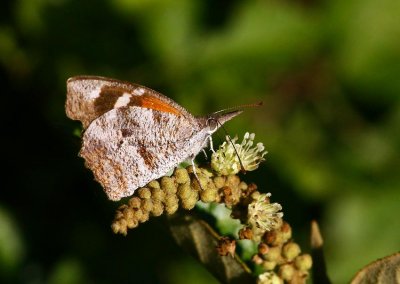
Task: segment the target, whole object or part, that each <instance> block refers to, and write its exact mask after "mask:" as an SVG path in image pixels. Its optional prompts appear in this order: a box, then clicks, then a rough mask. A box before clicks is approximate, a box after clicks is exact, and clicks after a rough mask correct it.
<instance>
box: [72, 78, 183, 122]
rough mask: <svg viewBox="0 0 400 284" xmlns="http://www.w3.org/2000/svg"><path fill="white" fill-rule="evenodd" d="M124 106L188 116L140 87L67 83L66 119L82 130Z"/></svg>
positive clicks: (110, 82) (103, 81) (87, 80)
mask: <svg viewBox="0 0 400 284" xmlns="http://www.w3.org/2000/svg"><path fill="white" fill-rule="evenodd" d="M127 106H137V107H143V108H148V109H155V110H159V111H162V112H168V113H172V114H174V115H176V116H180V115H183V116H191V114H190V113H188V112H187V111H186V110H185V109H184V108H182V107H181V106H179V105H178V104H177V103H175V102H174V101H173V100H171V99H169V98H168V97H166V96H164V95H162V94H160V93H158V92H156V91H154V90H152V89H149V88H147V87H144V86H141V85H137V84H132V83H128V82H123V81H119V80H114V79H109V78H104V77H96V76H78V77H72V78H70V79H69V80H68V81H67V101H66V113H67V116H68V117H69V118H71V119H74V120H80V121H81V122H82V124H83V127H84V128H87V127H88V126H89V124H90V123H91V122H92V121H93V120H95V119H96V118H98V117H100V116H101V115H103V114H105V113H106V112H108V111H110V110H112V109H114V108H120V107H127Z"/></svg>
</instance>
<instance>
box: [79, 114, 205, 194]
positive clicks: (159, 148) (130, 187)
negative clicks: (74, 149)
mask: <svg viewBox="0 0 400 284" xmlns="http://www.w3.org/2000/svg"><path fill="white" fill-rule="evenodd" d="M198 131H199V129H198V124H197V122H196V120H195V119H194V118H193V119H188V118H187V117H183V116H176V115H174V114H171V113H168V112H161V111H157V110H152V109H147V108H140V107H122V108H117V109H113V110H111V111H108V112H107V113H105V114H103V115H102V116H100V117H99V118H97V119H95V120H94V121H93V122H92V123H91V124H90V125H89V127H88V128H87V129H86V131H85V133H84V136H83V146H82V149H81V152H80V155H81V156H82V157H83V158H84V159H85V161H86V166H87V167H88V168H90V169H91V170H92V171H93V173H94V176H95V179H96V180H97V181H98V182H100V184H101V185H102V186H103V188H104V190H105V192H106V193H107V195H108V198H109V199H111V200H119V199H121V198H122V197H125V196H129V195H132V194H133V193H134V191H135V190H136V189H137V188H138V187H141V186H144V185H146V184H147V183H148V182H149V181H151V180H153V179H156V178H159V177H161V176H163V175H165V174H166V173H167V172H168V171H169V170H171V169H172V168H174V167H175V166H177V165H178V164H179V163H181V162H182V161H183V160H185V159H186V158H187V156H188V154H187V153H188V150H186V148H188V147H187V146H186V145H187V141H189V140H190V137H192V136H193V135H194V132H198Z"/></svg>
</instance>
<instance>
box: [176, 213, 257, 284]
mask: <svg viewBox="0 0 400 284" xmlns="http://www.w3.org/2000/svg"><path fill="white" fill-rule="evenodd" d="M169 221H170V229H171V232H172V235H173V237H174V239H175V241H176V242H177V243H178V244H179V245H180V246H181V247H183V248H184V249H186V250H187V251H188V252H189V253H190V254H191V255H192V256H194V257H195V258H196V259H198V260H199V261H200V262H201V263H202V264H204V266H205V267H206V268H207V269H208V270H209V271H210V272H211V273H212V274H213V275H214V276H215V277H216V278H217V279H218V280H219V281H220V282H222V283H255V278H254V277H253V276H252V275H251V271H250V269H249V268H248V267H247V266H246V265H245V264H244V263H243V262H242V261H241V260H240V259H239V257H238V256H237V255H236V254H235V256H234V257H231V256H229V255H228V256H220V255H218V253H217V250H216V246H217V243H218V240H219V238H220V236H219V235H218V234H217V233H216V232H215V231H214V230H213V229H212V228H211V227H210V226H209V225H208V224H207V223H206V222H204V221H202V220H200V219H198V218H196V217H194V216H189V215H187V214H179V213H178V214H174V215H172V216H170V217H169Z"/></svg>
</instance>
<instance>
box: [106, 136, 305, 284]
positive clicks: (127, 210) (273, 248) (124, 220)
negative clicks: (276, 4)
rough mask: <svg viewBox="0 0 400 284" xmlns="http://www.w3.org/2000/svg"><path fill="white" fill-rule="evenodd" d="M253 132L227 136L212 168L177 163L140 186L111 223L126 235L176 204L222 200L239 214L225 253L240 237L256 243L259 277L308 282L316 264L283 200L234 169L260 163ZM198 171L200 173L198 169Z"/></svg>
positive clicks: (222, 248)
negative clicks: (239, 140) (299, 241)
mask: <svg viewBox="0 0 400 284" xmlns="http://www.w3.org/2000/svg"><path fill="white" fill-rule="evenodd" d="M253 140H254V134H249V133H246V135H245V136H244V139H243V141H242V143H241V144H236V141H237V138H234V139H232V140H229V139H227V141H228V142H229V143H227V142H225V143H223V144H222V145H221V146H220V148H219V149H218V150H217V151H216V152H215V153H213V155H212V161H211V169H210V168H202V167H199V168H196V169H194V168H193V167H192V166H189V167H187V168H186V169H183V168H180V169H175V171H174V173H173V174H172V175H171V176H170V177H162V178H160V179H158V180H155V181H152V182H150V183H149V184H148V185H146V186H145V187H143V188H140V189H138V190H137V191H136V192H135V194H134V195H133V196H132V197H131V198H130V199H129V201H128V203H127V204H125V205H122V206H120V207H119V208H118V210H117V212H116V215H115V219H114V222H113V224H112V229H113V231H114V232H115V233H121V234H123V235H126V234H127V232H128V229H131V228H135V227H137V226H138V225H139V224H140V223H143V222H146V221H147V220H148V219H149V217H150V216H155V217H156V216H160V215H162V214H163V213H166V214H173V213H175V212H176V211H177V210H178V208H182V209H186V210H191V209H193V208H194V207H195V205H196V203H197V202H198V201H202V202H203V203H221V204H224V205H225V206H226V207H227V208H229V209H230V210H231V218H233V219H238V220H239V221H240V224H241V227H242V228H241V229H240V231H239V233H238V239H234V238H233V239H232V238H228V237H224V236H222V237H221V238H220V240H219V242H218V245H217V247H216V252H217V253H218V254H220V255H221V256H227V255H231V256H234V255H235V251H236V246H237V243H238V241H240V240H244V239H247V240H251V241H252V242H253V243H255V244H257V245H258V251H257V253H256V254H254V255H253V257H252V262H253V263H254V264H255V265H256V266H259V267H260V268H261V269H262V271H263V273H261V274H260V275H259V277H258V280H257V283H260V284H265V283H283V281H285V282H288V283H305V281H306V279H307V277H308V274H309V273H308V271H309V269H310V268H311V265H312V259H311V256H310V255H308V254H301V249H300V246H299V245H298V244H297V243H295V242H294V241H293V239H292V230H291V227H290V225H289V224H288V223H287V222H285V221H283V219H282V217H283V213H282V212H281V210H282V206H281V205H280V204H279V203H271V202H270V197H271V194H270V193H266V194H265V193H260V192H259V191H258V189H257V186H256V185H255V184H252V183H251V184H247V183H245V182H244V181H241V180H240V178H239V176H237V175H236V173H238V172H239V171H240V169H241V168H243V169H244V170H246V171H251V170H254V169H256V168H257V167H258V166H259V164H260V162H261V161H263V159H264V158H263V157H264V155H265V154H266V153H267V152H266V151H264V146H263V145H262V144H261V143H258V144H256V146H254V147H253ZM194 171H196V174H195V173H194Z"/></svg>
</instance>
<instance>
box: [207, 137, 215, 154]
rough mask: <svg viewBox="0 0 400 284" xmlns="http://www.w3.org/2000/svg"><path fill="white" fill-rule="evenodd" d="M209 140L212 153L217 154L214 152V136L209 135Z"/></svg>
mask: <svg viewBox="0 0 400 284" xmlns="http://www.w3.org/2000/svg"><path fill="white" fill-rule="evenodd" d="M208 139H209V140H210V150H211V152H213V153H215V151H214V145H213V141H212V136H211V135H209V136H208Z"/></svg>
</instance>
